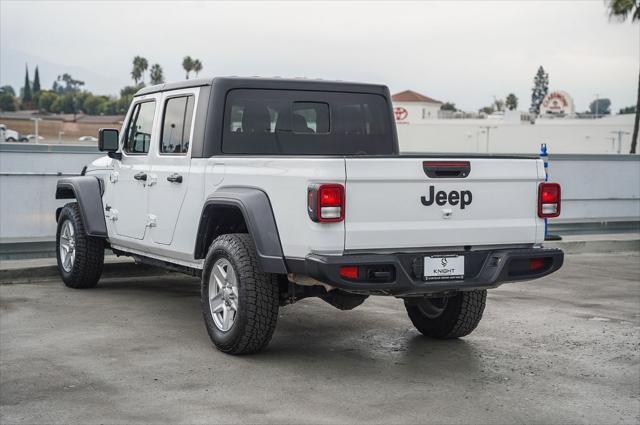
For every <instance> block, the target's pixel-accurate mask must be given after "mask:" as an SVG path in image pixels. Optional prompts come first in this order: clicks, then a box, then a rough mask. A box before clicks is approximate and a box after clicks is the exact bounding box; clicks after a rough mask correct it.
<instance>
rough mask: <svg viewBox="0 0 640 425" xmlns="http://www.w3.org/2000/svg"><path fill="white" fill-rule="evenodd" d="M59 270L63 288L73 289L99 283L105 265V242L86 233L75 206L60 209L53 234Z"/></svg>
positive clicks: (76, 205) (73, 204)
mask: <svg viewBox="0 0 640 425" xmlns="http://www.w3.org/2000/svg"><path fill="white" fill-rule="evenodd" d="M56 257H57V259H58V271H59V272H60V277H61V278H62V281H63V282H64V284H65V285H67V286H68V287H70V288H74V289H83V288H93V287H94V286H96V285H97V284H98V280H99V279H100V276H101V275H102V267H103V265H104V241H103V240H102V239H100V238H94V237H91V236H89V235H87V234H86V232H85V230H84V223H83V222H82V215H81V214H80V208H78V204H77V203H75V202H74V203H70V204H67V205H65V206H64V208H62V211H60V216H59V217H58V230H57V232H56Z"/></svg>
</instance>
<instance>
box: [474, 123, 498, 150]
mask: <svg viewBox="0 0 640 425" xmlns="http://www.w3.org/2000/svg"><path fill="white" fill-rule="evenodd" d="M480 128H481V129H484V131H485V132H486V133H487V153H489V140H490V136H491V129H492V128H498V127H496V126H495V125H481V126H480ZM478 151H480V149H478Z"/></svg>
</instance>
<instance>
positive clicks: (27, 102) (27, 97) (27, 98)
mask: <svg viewBox="0 0 640 425" xmlns="http://www.w3.org/2000/svg"><path fill="white" fill-rule="evenodd" d="M32 100H33V96H32V95H31V84H30V83H29V67H28V66H26V65H25V73H24V89H23V91H22V109H27V108H29V107H30V106H31V101H32Z"/></svg>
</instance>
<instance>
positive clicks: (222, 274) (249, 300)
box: [202, 233, 280, 354]
mask: <svg viewBox="0 0 640 425" xmlns="http://www.w3.org/2000/svg"><path fill="white" fill-rule="evenodd" d="M279 303H280V300H279V288H278V281H277V275H273V274H269V273H262V272H261V271H260V269H259V267H258V260H257V256H256V252H255V247H254V244H253V240H252V239H251V236H249V235H247V234H244V233H242V234H240V233H236V234H228V235H222V236H219V237H218V238H216V239H215V240H214V241H213V243H212V244H211V247H210V248H209V252H208V254H207V258H206V259H205V263H204V268H203V273H202V314H203V316H204V321H205V324H206V326H207V332H208V333H209V336H210V337H211V340H212V341H213V343H214V344H215V346H216V347H217V348H218V349H219V350H220V351H223V352H225V353H229V354H245V353H254V352H257V351H260V350H262V349H264V348H265V347H266V346H267V344H268V343H269V341H270V340H271V336H272V335H273V331H274V330H275V327H276V321H277V319H278V308H279Z"/></svg>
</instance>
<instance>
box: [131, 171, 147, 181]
mask: <svg viewBox="0 0 640 425" xmlns="http://www.w3.org/2000/svg"><path fill="white" fill-rule="evenodd" d="M133 178H134V179H136V180H142V181H145V182H146V181H147V173H143V172H140V173H138V174H136V175H135V176H133Z"/></svg>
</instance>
